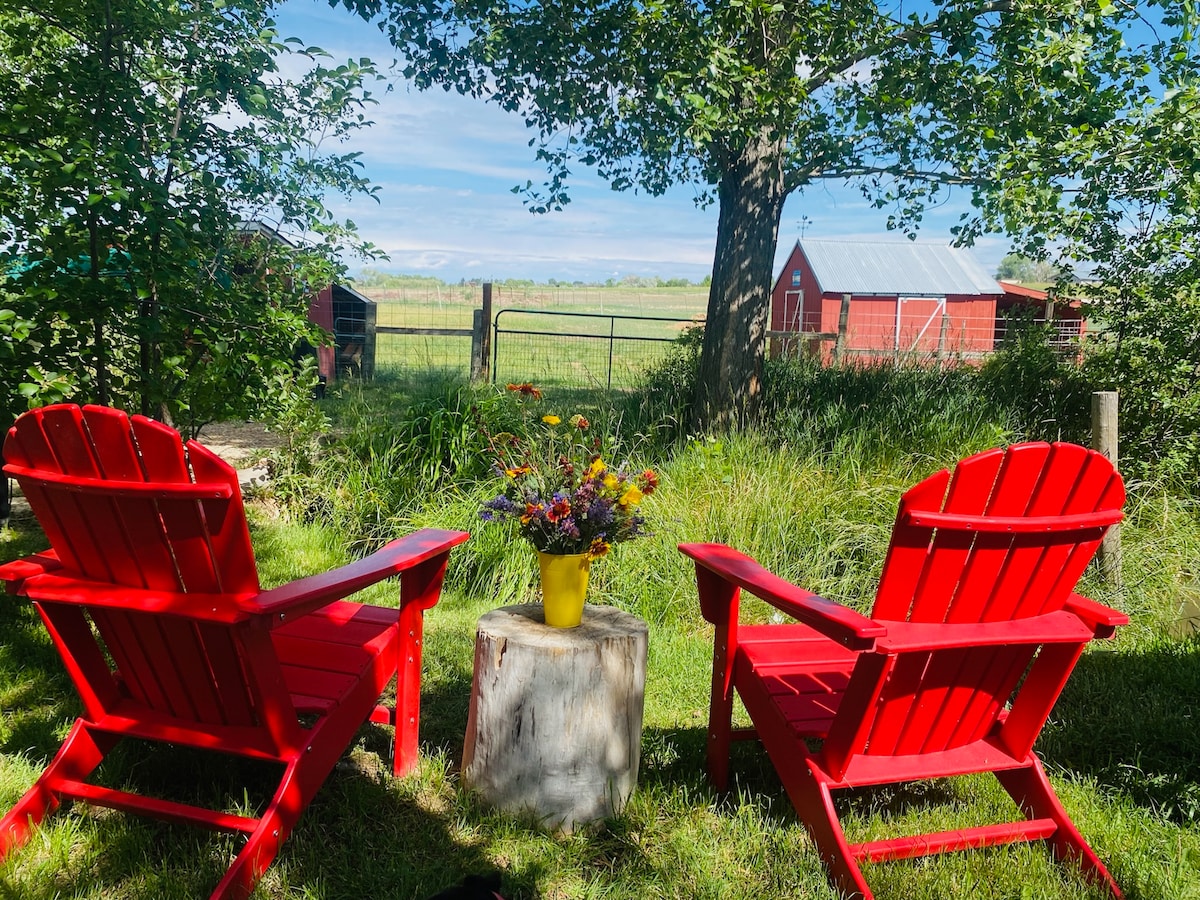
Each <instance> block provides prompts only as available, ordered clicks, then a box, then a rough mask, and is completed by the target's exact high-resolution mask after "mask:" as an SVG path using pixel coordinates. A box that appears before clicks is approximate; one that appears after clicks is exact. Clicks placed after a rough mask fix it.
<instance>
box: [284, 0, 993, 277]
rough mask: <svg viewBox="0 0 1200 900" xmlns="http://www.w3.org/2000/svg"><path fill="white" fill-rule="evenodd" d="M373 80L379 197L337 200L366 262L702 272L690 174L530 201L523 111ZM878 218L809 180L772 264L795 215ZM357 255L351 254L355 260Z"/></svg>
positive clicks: (856, 226) (321, 28)
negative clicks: (370, 255) (366, 245)
mask: <svg viewBox="0 0 1200 900" xmlns="http://www.w3.org/2000/svg"><path fill="white" fill-rule="evenodd" d="M277 22H278V26H279V31H280V34H281V36H283V37H290V36H296V37H299V38H301V39H302V40H304V41H305V43H306V44H315V45H316V46H319V47H322V48H324V49H325V50H326V51H328V52H329V53H330V54H332V56H333V58H334V61H344V60H345V59H350V58H355V59H357V58H358V57H362V56H367V57H370V58H371V59H373V60H375V61H376V63H378V64H379V66H380V68H381V69H386V67H387V65H388V64H389V63H390V62H391V61H392V59H393V57H394V52H393V48H392V46H391V45H390V44H389V43H388V41H387V39H386V38H385V37H384V36H383V34H382V33H381V32H380V31H379V30H378V29H377V28H376V27H375V26H374V25H372V24H369V23H366V22H364V21H362V20H361V19H358V18H356V17H354V16H352V15H351V14H350V13H348V12H346V11H345V10H342V9H332V8H330V6H329V5H328V3H327V2H326V0H287V2H285V3H284V4H283V5H282V7H281V8H280V11H279V14H278V16H277ZM380 88H381V89H380V90H378V91H377V92H376V95H377V98H378V100H379V105H378V106H376V107H374V108H373V109H372V110H371V112H370V115H371V118H372V119H373V120H374V121H375V124H374V125H373V126H372V127H371V128H369V129H367V130H365V131H363V132H361V133H360V134H359V135H358V136H356V137H355V138H354V140H353V143H352V144H351V149H354V150H358V151H360V152H361V153H362V154H363V156H362V160H363V162H364V164H365V173H366V175H367V177H369V178H370V179H371V180H372V181H373V182H374V183H375V184H377V185H379V187H380V192H379V198H380V202H379V203H376V202H375V201H374V200H372V199H370V198H367V197H359V198H356V199H355V200H353V201H352V202H351V203H349V204H346V203H344V202H335V203H334V204H333V207H334V210H335V212H336V214H337V215H338V216H339V218H349V219H352V220H353V221H354V222H355V223H356V224H357V225H358V229H359V232H360V234H361V235H362V236H363V237H364V238H365V239H367V240H369V241H371V242H372V243H374V244H376V245H377V246H379V247H380V248H381V249H383V250H384V251H385V252H386V253H387V254H388V256H389V257H390V260H389V261H386V262H381V263H378V264H375V265H374V268H378V269H382V270H384V271H393V272H405V273H414V274H422V275H433V276H437V277H439V278H442V279H444V280H446V281H451V282H454V281H458V280H459V279H462V278H467V279H473V278H479V279H484V280H487V279H493V280H501V279H506V278H530V279H533V280H535V281H545V280H547V279H550V278H555V279H558V280H560V281H574V280H582V281H604V280H606V279H608V278H614V279H617V280H620V279H621V278H624V277H626V276H630V275H633V276H646V277H654V276H658V277H661V278H688V279H690V280H693V281H698V280H699V279H701V278H703V277H704V276H705V275H707V274H708V273H709V272H710V271H711V270H712V256H713V245H714V242H715V238H716V221H717V220H716V207H715V206H712V207H709V208H708V209H698V208H697V207H696V205H695V204H694V202H693V197H694V191H693V189H692V188H691V187H689V186H681V187H679V188H676V189H674V190H672V191H670V192H668V193H667V194H666V195H665V196H662V197H649V196H646V195H643V194H634V193H632V192H616V191H613V190H612V189H611V188H609V187H608V185H607V183H605V182H604V181H603V180H602V179H600V178H599V177H598V176H596V174H595V172H593V171H591V170H587V169H583V168H582V167H580V168H578V169H577V170H576V175H575V178H574V181H573V183H572V190H571V197H572V202H571V203H570V204H569V205H567V206H566V207H565V208H564V210H563V211H562V212H551V213H547V214H544V215H533V214H531V213H530V212H528V211H527V210H526V208H525V206H524V205H523V204H522V202H521V198H520V196H519V195H517V194H514V193H513V192H512V188H513V187H514V186H515V185H518V184H524V183H525V182H526V181H529V180H532V181H533V182H534V183H535V184H540V183H541V180H542V179H543V178H544V169H543V168H542V167H541V166H540V165H539V164H538V163H537V162H535V161H534V158H533V154H534V151H533V149H532V148H530V147H529V146H528V141H529V138H530V137H532V134H531V133H530V132H529V131H528V130H527V129H526V128H525V125H524V123H523V122H522V121H521V119H520V117H519V116H516V115H512V114H508V113H505V112H503V111H502V110H500V109H498V108H495V107H493V106H491V105H489V104H486V103H484V102H482V101H480V100H474V99H471V98H467V97H460V96H459V95H458V94H455V93H447V92H445V91H442V90H441V89H434V90H432V91H426V92H421V91H417V90H416V89H415V88H410V87H409V86H408V85H406V84H405V83H404V82H403V81H400V80H397V81H396V82H395V83H394V87H393V90H392V91H391V92H389V93H386V94H385V93H384V92H383V91H382V85H381V86H380ZM967 206H968V204H967V198H966V195H965V194H964V195H960V196H957V197H953V198H951V200H950V202H949V203H947V204H945V205H943V206H941V207H939V208H938V209H936V210H932V211H931V212H930V213H928V214H927V215H926V217H925V221H924V223H923V225H922V228H921V232H920V236H919V239H920V240H922V241H936V242H939V243H947V242H949V240H950V228H951V226H953V225H954V224H955V223H956V222H957V221H958V218H959V214H960V213H961V212H962V211H963V210H964V209H966V208H967ZM886 219H887V215H886V211H882V210H875V209H872V208H870V207H869V206H868V205H867V203H866V202H865V201H864V200H863V198H862V197H861V196H860V195H858V194H857V192H855V191H854V190H853V189H850V188H844V187H841V186H835V185H828V186H824V185H817V186H815V187H812V188H809V189H808V190H807V191H806V192H805V193H803V194H800V195H795V194H794V195H792V196H791V197H790V198H789V199H788V202H787V205H786V206H785V208H784V213H783V219H782V222H781V224H780V238H779V251H778V253H777V254H776V270H778V267H779V265H782V263H783V260H784V259H785V258H786V257H787V254H788V253H789V252H790V251H791V248H792V246H793V245H794V243H795V241H796V239H797V238H799V237H800V236H801V230H802V229H803V232H804V235H805V236H807V237H811V238H837V239H847V240H850V239H856V240H904V238H902V237H901V236H900V235H897V234H895V233H889V232H888V231H887V229H886ZM1005 252H1007V242H1006V241H1005V240H1004V239H1002V238H989V239H986V240H985V241H983V242H982V243H981V244H980V245H978V246H977V247H975V248H973V249H972V251H971V253H972V255H973V256H974V257H975V258H976V260H977V261H978V262H979V263H980V264H981V265H982V266H983V267H984V268H985V269H986V270H987V271H988V272H989V273H994V272H995V269H996V266H997V264H998V263H999V262H1000V259H1001V258H1002V257H1003V256H1004V254H1005ZM357 265H359V264H357V263H351V272H352V273H353V272H354V271H355V269H356V268H357Z"/></svg>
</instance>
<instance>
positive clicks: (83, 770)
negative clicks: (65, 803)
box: [0, 719, 120, 861]
mask: <svg viewBox="0 0 1200 900" xmlns="http://www.w3.org/2000/svg"><path fill="white" fill-rule="evenodd" d="M119 740H120V738H118V737H117V736H116V735H110V734H105V733H99V734H95V733H93V732H92V731H91V730H90V729H89V728H88V726H87V724H86V723H85V722H84V721H83V720H82V719H76V720H75V724H74V725H73V726H72V727H71V731H70V733H69V734H68V735H67V739H66V740H65V741H63V744H62V746H61V747H60V748H59V750H58V753H57V754H56V755H55V757H54V759H53V760H52V761H51V762H50V765H48V766H47V767H46V770H45V771H44V772H42V774H41V775H40V776H39V777H38V780H37V781H35V782H34V783H33V786H32V787H30V788H29V790H28V791H26V792H25V794H24V796H22V797H21V799H20V800H18V801H17V804H16V806H14V807H13V808H12V809H10V810H9V811H8V813H7V814H5V816H4V818H3V819H0V861H3V860H4V859H5V857H7V856H8V854H9V852H11V851H12V850H16V849H18V848H20V847H21V846H23V845H24V844H25V843H26V842H27V841H28V840H29V838H30V837H31V836H32V835H33V831H34V829H35V827H36V826H38V825H39V824H41V823H42V821H43V820H44V819H45V818H46V816H48V815H49V814H50V813H52V812H54V810H55V809H57V808H58V805H59V803H60V802H61V801H62V795H61V792H60V790H59V787H60V785H62V783H63V782H65V781H83V780H84V779H86V778H87V776H88V775H90V774H91V773H92V772H93V771H95V769H96V767H97V766H98V765H100V763H101V761H102V760H103V759H104V756H105V754H106V753H108V751H109V750H111V749H112V748H113V747H114V746H115V745H116V744H117V742H118V741H119Z"/></svg>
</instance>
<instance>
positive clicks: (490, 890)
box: [428, 872, 504, 900]
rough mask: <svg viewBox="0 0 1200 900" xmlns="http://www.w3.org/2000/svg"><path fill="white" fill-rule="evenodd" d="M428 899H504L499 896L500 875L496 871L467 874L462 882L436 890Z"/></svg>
mask: <svg viewBox="0 0 1200 900" xmlns="http://www.w3.org/2000/svg"><path fill="white" fill-rule="evenodd" d="M428 900H504V898H503V897H501V896H500V875H499V873H497V872H491V873H489V874H487V875H468V876H467V877H466V878H464V879H463V880H462V884H456V885H454V886H452V887H448V888H446V889H445V890H444V891H438V892H437V893H436V894H434V895H433V896H432V897H429V898H428Z"/></svg>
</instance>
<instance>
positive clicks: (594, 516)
mask: <svg viewBox="0 0 1200 900" xmlns="http://www.w3.org/2000/svg"><path fill="white" fill-rule="evenodd" d="M587 520H588V521H589V522H591V523H592V524H593V525H595V526H596V527H597V528H604V527H605V526H607V525H611V524H612V521H613V508H612V504H611V503H609V502H608V501H606V500H595V501H593V502H592V503H591V505H589V506H588V508H587Z"/></svg>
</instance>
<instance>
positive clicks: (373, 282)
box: [351, 268, 712, 290]
mask: <svg viewBox="0 0 1200 900" xmlns="http://www.w3.org/2000/svg"><path fill="white" fill-rule="evenodd" d="M351 280H352V281H353V282H354V284H356V285H358V286H359V287H363V288H381V289H388V288H392V289H395V288H409V289H413V288H426V289H430V290H432V289H434V288H439V287H467V286H470V285H479V284H482V283H483V282H484V281H491V283H492V284H494V285H496V286H497V287H502V288H533V287H613V288H616V287H619V288H631V287H633V288H686V287H708V286H709V284H710V283H711V282H712V277H711V276H709V275H705V276H704V278H703V279H701V280H700V281H689V280H688V279H686V278H649V277H645V276H642V275H626V276H625V277H624V278H620V279H618V278H609V279H607V280H605V281H603V282H599V281H560V280H559V279H557V278H549V279H547V280H546V281H534V280H533V279H531V278H497V279H485V278H460V279H459V280H458V281H457V282H449V281H443V280H442V279H440V278H435V277H434V276H432V275H409V274H405V273H403V272H380V271H379V270H377V269H371V268H364V269H363V270H362V271H361V272H359V274H358V275H356V276H354V277H353V278H352V279H351Z"/></svg>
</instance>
